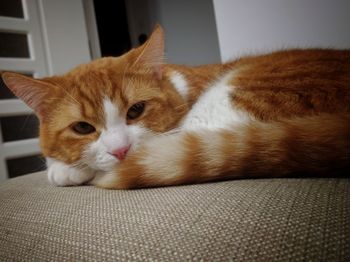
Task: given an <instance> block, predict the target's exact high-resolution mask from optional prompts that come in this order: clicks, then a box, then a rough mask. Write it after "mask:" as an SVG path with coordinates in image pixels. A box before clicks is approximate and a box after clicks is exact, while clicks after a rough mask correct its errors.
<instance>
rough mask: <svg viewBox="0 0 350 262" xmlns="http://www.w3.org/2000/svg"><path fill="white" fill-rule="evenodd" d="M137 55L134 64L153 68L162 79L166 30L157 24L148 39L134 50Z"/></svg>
mask: <svg viewBox="0 0 350 262" xmlns="http://www.w3.org/2000/svg"><path fill="white" fill-rule="evenodd" d="M134 53H135V54H136V55H137V56H136V59H135V60H134V61H133V65H139V66H143V67H146V68H148V69H151V70H152V71H153V72H154V73H155V75H156V76H157V77H158V78H159V79H161V78H162V74H163V72H162V71H163V70H162V68H163V64H164V32H163V28H162V27H161V26H160V25H159V24H157V25H156V26H155V29H154V30H153V32H152V34H151V35H150V37H149V38H148V40H147V41H146V42H145V43H144V44H143V45H142V46H140V47H138V48H136V49H135V50H134Z"/></svg>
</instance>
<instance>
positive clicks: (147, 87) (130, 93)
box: [49, 59, 161, 121]
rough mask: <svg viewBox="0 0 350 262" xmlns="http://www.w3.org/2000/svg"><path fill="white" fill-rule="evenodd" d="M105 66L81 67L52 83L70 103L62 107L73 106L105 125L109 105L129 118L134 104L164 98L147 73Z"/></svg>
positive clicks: (110, 64) (108, 64)
mask: <svg viewBox="0 0 350 262" xmlns="http://www.w3.org/2000/svg"><path fill="white" fill-rule="evenodd" d="M102 62H103V63H101V61H97V62H96V61H95V62H92V63H89V64H86V65H81V66H79V67H77V68H75V69H74V70H72V71H71V72H69V73H68V74H66V75H63V76H59V77H53V78H51V79H49V81H50V82H53V83H55V84H56V85H58V86H60V88H61V89H62V96H63V98H64V99H63V100H65V102H66V103H62V104H69V108H70V109H69V110H70V111H71V112H73V111H74V112H76V113H77V112H80V115H81V117H83V118H85V119H93V121H101V120H103V119H104V118H105V112H104V111H105V109H106V101H108V106H109V107H108V108H111V106H115V107H116V110H117V112H119V113H120V114H125V113H126V111H127V110H128V108H129V107H130V106H131V105H133V104H134V103H137V102H140V101H146V100H150V99H153V98H155V97H159V96H160V95H161V93H160V92H159V88H158V85H157V81H155V80H154V77H153V75H152V74H149V73H148V72H147V71H145V70H134V69H132V68H128V67H127V66H126V67H124V68H123V67H121V66H115V65H116V64H118V63H115V62H114V61H112V62H111V61H110V59H106V60H105V59H102ZM67 102H68V103H67ZM72 102H73V103H72ZM64 106H65V105H64ZM72 107H74V108H72ZM67 109H68V108H67ZM77 117H78V116H77Z"/></svg>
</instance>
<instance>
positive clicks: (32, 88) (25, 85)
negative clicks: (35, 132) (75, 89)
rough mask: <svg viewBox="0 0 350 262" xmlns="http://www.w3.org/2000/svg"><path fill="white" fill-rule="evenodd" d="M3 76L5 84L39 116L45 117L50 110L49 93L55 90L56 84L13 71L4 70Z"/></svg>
mask: <svg viewBox="0 0 350 262" xmlns="http://www.w3.org/2000/svg"><path fill="white" fill-rule="evenodd" d="M1 77H2V79H3V81H4V83H5V85H6V86H7V87H8V88H9V89H10V90H11V91H12V92H13V93H14V94H15V95H16V96H17V97H18V98H20V99H21V100H23V101H24V102H25V103H26V104H27V105H28V106H29V107H30V108H32V109H33V110H34V111H35V113H36V114H37V115H38V116H39V118H42V117H45V115H46V113H47V112H48V110H47V106H48V104H49V100H50V98H49V97H50V96H49V94H50V93H51V92H54V89H55V88H56V87H55V86H53V85H51V84H48V83H45V82H44V81H40V80H36V79H33V78H31V77H27V76H24V75H21V74H17V73H12V72H4V73H2V74H1Z"/></svg>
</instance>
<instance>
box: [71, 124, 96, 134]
mask: <svg viewBox="0 0 350 262" xmlns="http://www.w3.org/2000/svg"><path fill="white" fill-rule="evenodd" d="M72 129H73V131H74V132H76V133H77V134H79V135H88V134H91V133H93V132H95V131H96V129H95V127H93V126H92V125H90V124H89V123H86V122H76V123H74V124H73V125H72Z"/></svg>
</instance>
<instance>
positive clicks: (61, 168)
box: [46, 158, 95, 186]
mask: <svg viewBox="0 0 350 262" xmlns="http://www.w3.org/2000/svg"><path fill="white" fill-rule="evenodd" d="M46 161H47V166H48V170H47V175H48V179H49V181H50V183H51V184H53V185H56V186H77V185H82V184H84V183H86V182H88V181H90V180H91V179H92V178H93V177H94V176H95V172H93V171H91V170H88V169H84V170H80V169H77V168H74V167H72V166H69V165H67V164H65V163H63V162H61V161H57V160H55V159H52V158H47V159H46Z"/></svg>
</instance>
